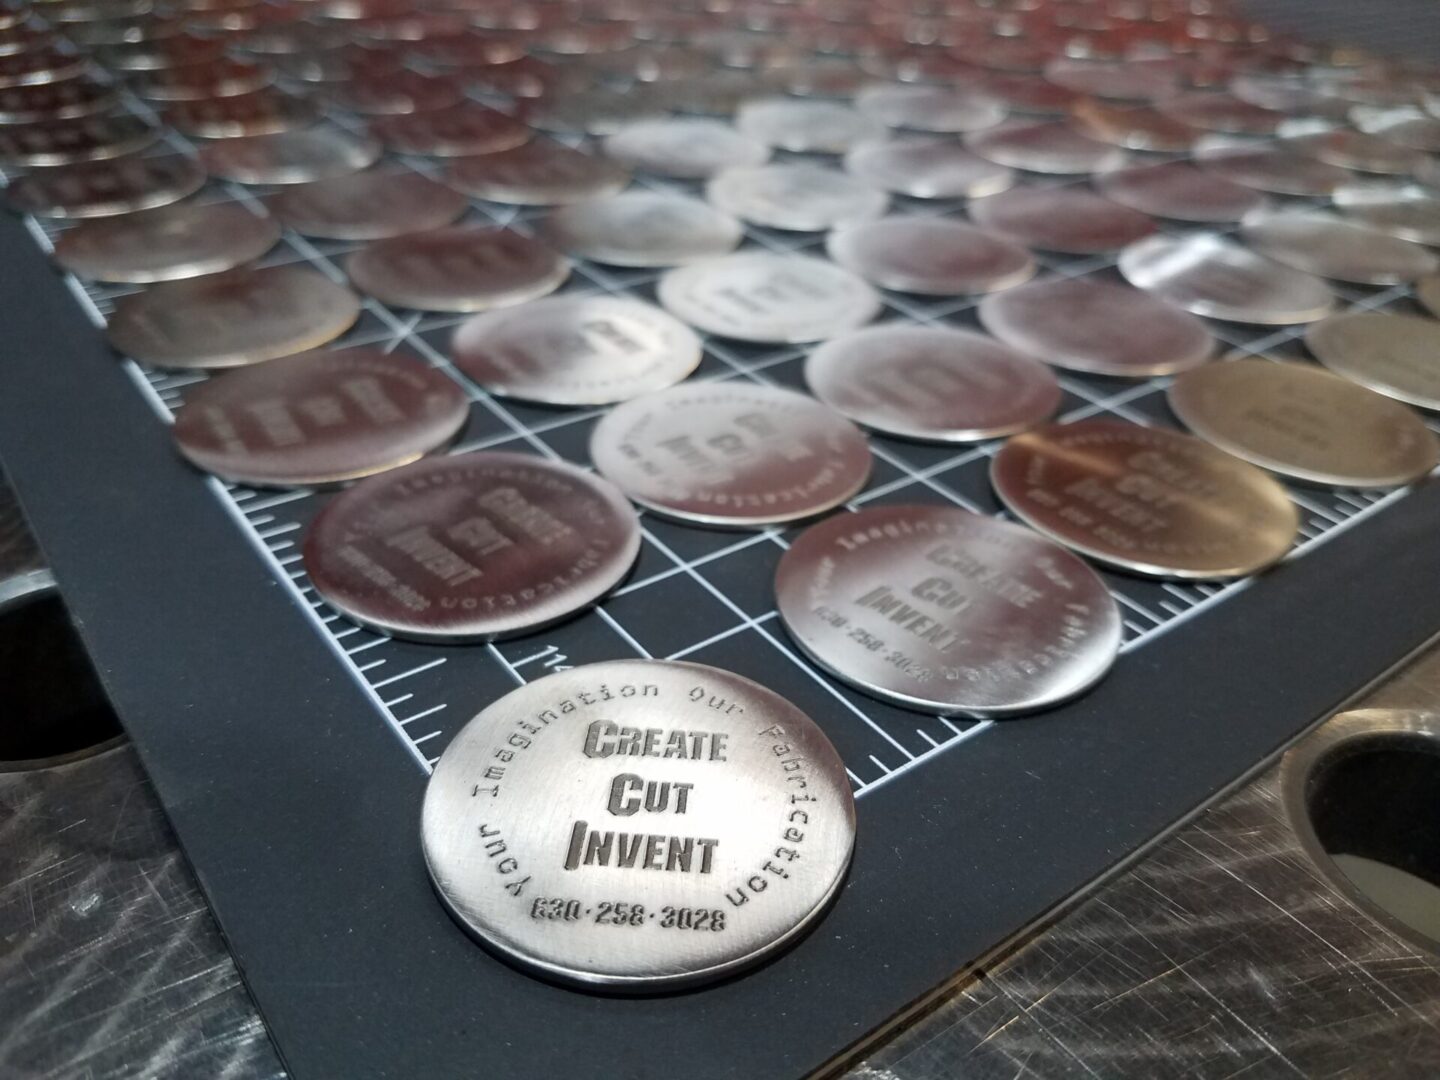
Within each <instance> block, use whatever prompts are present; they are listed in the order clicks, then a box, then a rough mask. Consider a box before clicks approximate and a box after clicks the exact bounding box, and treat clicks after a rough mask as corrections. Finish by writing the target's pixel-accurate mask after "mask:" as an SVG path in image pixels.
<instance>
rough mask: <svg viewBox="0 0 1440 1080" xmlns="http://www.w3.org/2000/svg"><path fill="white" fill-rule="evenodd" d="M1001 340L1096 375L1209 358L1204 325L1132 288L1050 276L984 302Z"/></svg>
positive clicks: (1175, 367) (1155, 371)
mask: <svg viewBox="0 0 1440 1080" xmlns="http://www.w3.org/2000/svg"><path fill="white" fill-rule="evenodd" d="M979 314H980V321H981V322H982V323H983V324H984V326H985V329H987V330H989V331H990V332H991V333H992V334H994V335H995V336H996V337H997V338H999V339H1000V340H1001V341H1004V342H1006V343H1007V344H1009V345H1013V346H1014V347H1015V348H1017V349H1019V350H1021V351H1022V352H1025V353H1028V354H1029V355H1031V356H1035V357H1038V358H1040V359H1042V360H1044V361H1045V362H1046V363H1048V364H1053V365H1054V366H1055V367H1059V368H1065V369H1067V370H1070V371H1084V372H1088V373H1091V374H1095V375H1119V376H1131V377H1148V376H1151V375H1169V374H1172V373H1174V372H1176V371H1184V370H1185V369H1186V368H1192V367H1196V366H1198V365H1200V364H1203V363H1205V362H1206V361H1207V360H1209V359H1210V356H1211V354H1212V353H1213V352H1214V351H1215V340H1214V338H1212V337H1211V336H1210V331H1209V330H1208V329H1206V327H1205V324H1204V323H1203V322H1201V321H1200V320H1199V319H1197V318H1195V317H1194V316H1193V315H1187V314H1186V313H1185V312H1183V311H1177V310H1176V309H1175V308H1173V307H1171V306H1170V305H1169V304H1166V303H1164V302H1162V301H1160V300H1157V299H1156V298H1154V297H1152V296H1149V295H1147V294H1146V293H1143V292H1141V291H1140V290H1138V289H1132V288H1129V287H1128V286H1125V285H1112V284H1110V283H1109V282H1104V281H1093V280H1090V279H1087V278H1049V279H1047V280H1045V281H1037V282H1035V283H1034V284H1032V285H1025V286H1022V287H1021V288H1018V289H1012V290H1010V291H1009V292H1004V293H999V294H997V295H995V296H987V297H985V299H983V300H982V301H981V302H980V309H979Z"/></svg>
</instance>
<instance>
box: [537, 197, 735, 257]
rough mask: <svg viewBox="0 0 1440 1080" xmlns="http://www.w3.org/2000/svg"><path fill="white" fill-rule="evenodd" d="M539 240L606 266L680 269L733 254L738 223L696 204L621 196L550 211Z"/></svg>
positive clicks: (683, 199) (678, 199)
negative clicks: (674, 267)
mask: <svg viewBox="0 0 1440 1080" xmlns="http://www.w3.org/2000/svg"><path fill="white" fill-rule="evenodd" d="M540 235H541V236H542V237H544V239H545V240H546V241H548V242H549V243H551V244H553V245H555V246H556V247H557V248H559V249H560V250H561V251H567V252H569V253H570V254H572V255H579V256H581V257H582V258H586V259H593V260H594V261H595V262H599V263H606V264H608V265H610V266H646V267H655V266H680V265H683V264H685V263H691V262H695V261H696V260H699V259H708V258H712V257H714V256H716V255H724V254H725V253H726V252H729V251H733V250H734V249H735V246H736V245H737V244H739V243H740V239H741V236H742V235H743V233H742V230H741V228H740V223H739V222H738V221H736V220H735V219H734V218H733V217H731V216H730V215H728V214H724V213H721V212H720V211H719V210H716V209H715V208H714V207H713V206H708V205H706V204H705V203H703V202H701V201H700V200H699V199H691V198H688V197H687V196H684V195H667V194H662V193H660V192H653V191H625V192H621V193H620V194H619V195H611V196H610V197H608V198H604V199H591V200H588V201H586V202H580V203H575V204H573V205H570V206H562V207H559V208H558V209H555V210H552V211H551V212H550V214H549V215H548V216H547V217H546V218H545V220H544V222H542V223H541V226H540Z"/></svg>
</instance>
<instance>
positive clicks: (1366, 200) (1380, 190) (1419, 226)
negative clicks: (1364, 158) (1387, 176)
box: [1331, 181, 1440, 246]
mask: <svg viewBox="0 0 1440 1080" xmlns="http://www.w3.org/2000/svg"><path fill="white" fill-rule="evenodd" d="M1331 198H1333V199H1334V200H1335V205H1336V206H1337V207H1339V208H1340V212H1341V213H1342V214H1344V215H1345V216H1346V217H1347V218H1350V219H1351V220H1352V221H1358V222H1359V223H1360V224H1362V225H1368V226H1369V227H1370V228H1372V229H1378V230H1379V231H1380V232H1383V233H1388V234H1390V235H1391V236H1398V237H1399V238H1400V239H1401V240H1413V241H1415V242H1416V243H1417V244H1429V245H1432V246H1434V245H1440V196H1437V195H1436V194H1435V193H1434V192H1433V191H1432V190H1431V189H1430V188H1428V187H1422V186H1421V185H1419V184H1406V183H1387V182H1385V181H1380V182H1372V183H1360V184H1346V185H1344V186H1343V187H1339V188H1336V189H1335V194H1334V195H1332V196H1331Z"/></svg>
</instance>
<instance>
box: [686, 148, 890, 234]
mask: <svg viewBox="0 0 1440 1080" xmlns="http://www.w3.org/2000/svg"><path fill="white" fill-rule="evenodd" d="M705 197H706V198H707V199H709V200H710V202H711V203H712V204H714V205H715V206H716V207H718V208H719V209H720V210H723V211H724V212H725V213H727V214H733V215H734V216H735V217H737V218H740V219H741V220H743V221H748V222H750V223H751V224H754V225H763V226H765V227H766V228H770V229H785V230H787V231H792V232H821V231H823V230H825V229H833V228H836V227H839V226H843V225H853V224H856V223H858V222H862V221H870V220H872V219H873V218H877V217H879V216H880V215H881V214H883V213H884V212H885V211H886V209H887V208H888V207H889V205H890V197H889V196H888V195H886V194H885V193H884V192H883V191H877V190H876V189H875V188H874V187H872V186H870V185H868V184H866V183H865V182H863V181H862V180H858V179H856V178H855V177H853V176H847V175H846V174H845V173H843V172H840V171H839V170H838V169H832V168H828V167H827V166H824V165H814V164H810V163H797V164H788V163H787V164H775V165H760V166H755V167H749V168H745V167H741V168H734V169H726V170H725V171H724V172H722V173H721V174H720V175H719V176H717V177H715V179H713V180H711V181H710V183H709V184H707V185H706V187H705Z"/></svg>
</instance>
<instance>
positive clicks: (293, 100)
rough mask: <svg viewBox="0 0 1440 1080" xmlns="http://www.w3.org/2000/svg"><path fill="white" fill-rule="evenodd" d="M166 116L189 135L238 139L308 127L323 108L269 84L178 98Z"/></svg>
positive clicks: (166, 111)
mask: <svg viewBox="0 0 1440 1080" xmlns="http://www.w3.org/2000/svg"><path fill="white" fill-rule="evenodd" d="M165 119H166V121H167V122H169V124H170V125H171V126H172V127H174V128H175V130H177V131H180V132H182V133H184V134H186V135H197V136H200V137H202V138H206V139H234V138H238V137H240V136H242V135H265V134H268V133H269V132H272V131H289V130H291V129H292V128H301V127H308V126H309V125H311V124H313V123H315V121H317V120H318V119H320V108H319V106H318V105H316V104H315V103H314V102H313V101H312V100H310V99H309V98H302V97H296V96H294V95H292V94H286V93H282V92H281V91H279V90H275V89H273V88H271V87H265V88H264V89H261V90H253V91H251V92H249V93H246V94H235V95H233V96H231V97H216V98H200V99H197V100H194V101H177V102H175V103H173V104H172V105H171V106H170V107H169V108H167V109H166V110H165Z"/></svg>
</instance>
